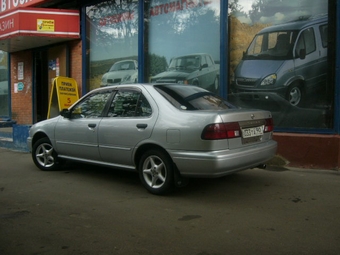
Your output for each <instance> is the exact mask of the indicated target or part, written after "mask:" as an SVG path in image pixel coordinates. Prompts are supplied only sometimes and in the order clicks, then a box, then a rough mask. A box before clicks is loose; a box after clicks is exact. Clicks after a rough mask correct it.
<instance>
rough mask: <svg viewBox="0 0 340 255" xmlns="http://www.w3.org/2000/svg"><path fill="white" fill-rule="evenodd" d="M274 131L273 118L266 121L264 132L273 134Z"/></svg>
mask: <svg viewBox="0 0 340 255" xmlns="http://www.w3.org/2000/svg"><path fill="white" fill-rule="evenodd" d="M273 130H274V121H273V119H272V118H270V119H266V124H265V126H264V132H265V133H267V132H272V131H273Z"/></svg>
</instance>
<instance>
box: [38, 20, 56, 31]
mask: <svg viewBox="0 0 340 255" xmlns="http://www.w3.org/2000/svg"><path fill="white" fill-rule="evenodd" d="M54 25H55V22H54V20H53V19H38V20H37V31H43V32H54Z"/></svg>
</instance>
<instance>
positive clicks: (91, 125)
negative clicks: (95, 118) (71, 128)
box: [87, 124, 97, 128]
mask: <svg viewBox="0 0 340 255" xmlns="http://www.w3.org/2000/svg"><path fill="white" fill-rule="evenodd" d="M87 126H88V127H89V128H95V127H96V126H97V124H88V125H87Z"/></svg>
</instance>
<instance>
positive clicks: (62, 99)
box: [47, 76, 79, 119]
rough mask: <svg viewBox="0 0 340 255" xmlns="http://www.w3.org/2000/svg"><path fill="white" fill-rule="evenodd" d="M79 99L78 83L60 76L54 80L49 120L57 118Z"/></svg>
mask: <svg viewBox="0 0 340 255" xmlns="http://www.w3.org/2000/svg"><path fill="white" fill-rule="evenodd" d="M78 99H79V95H78V85H77V82H76V81H75V80H74V79H72V78H67V77H62V76H59V77H57V78H55V79H54V81H53V84H52V89H51V96H50V104H49V107H48V114H47V118H48V119H49V118H52V117H56V116H58V115H59V112H60V111H61V110H62V109H67V108H69V107H70V106H71V105H73V104H74V103H75V102H76V101H77V100H78Z"/></svg>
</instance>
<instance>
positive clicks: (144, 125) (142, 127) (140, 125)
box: [136, 124, 148, 129]
mask: <svg viewBox="0 0 340 255" xmlns="http://www.w3.org/2000/svg"><path fill="white" fill-rule="evenodd" d="M147 126H148V124H137V125H136V127H137V128H140V129H146V127H147Z"/></svg>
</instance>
